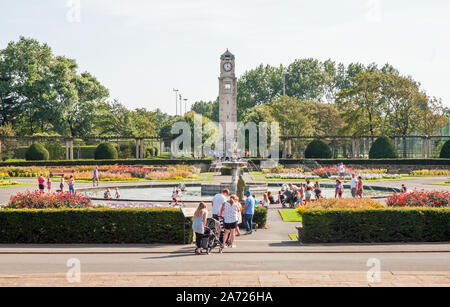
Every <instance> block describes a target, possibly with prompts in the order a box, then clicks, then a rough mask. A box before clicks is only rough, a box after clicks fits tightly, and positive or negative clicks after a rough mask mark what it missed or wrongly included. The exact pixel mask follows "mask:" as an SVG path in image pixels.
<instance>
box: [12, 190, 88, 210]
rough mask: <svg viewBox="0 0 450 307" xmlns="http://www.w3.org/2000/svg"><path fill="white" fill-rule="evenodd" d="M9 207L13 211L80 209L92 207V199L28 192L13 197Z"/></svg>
mask: <svg viewBox="0 0 450 307" xmlns="http://www.w3.org/2000/svg"><path fill="white" fill-rule="evenodd" d="M8 207H9V208H11V209H57V208H73V209H80V208H88V207H91V199H90V198H88V197H85V196H82V195H79V194H75V195H70V194H69V193H62V194H60V193H55V194H43V193H40V192H39V191H35V192H29V191H28V192H26V193H19V194H17V195H16V196H13V197H11V199H10V201H9V204H8Z"/></svg>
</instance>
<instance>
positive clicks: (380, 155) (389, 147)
mask: <svg viewBox="0 0 450 307" xmlns="http://www.w3.org/2000/svg"><path fill="white" fill-rule="evenodd" d="M395 158H397V153H396V151H395V146H394V143H393V142H392V141H391V139H389V138H388V137H385V136H382V137H380V138H378V139H377V140H376V141H375V143H373V145H372V147H371V148H370V153H369V159H395Z"/></svg>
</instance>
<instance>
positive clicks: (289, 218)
mask: <svg viewBox="0 0 450 307" xmlns="http://www.w3.org/2000/svg"><path fill="white" fill-rule="evenodd" d="M298 209H300V208H298ZM278 212H279V213H280V215H281V218H282V219H283V221H284V222H288V223H301V222H302V220H303V219H302V216H301V211H299V210H297V209H279V210H278Z"/></svg>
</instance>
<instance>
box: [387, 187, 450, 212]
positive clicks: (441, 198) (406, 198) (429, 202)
mask: <svg viewBox="0 0 450 307" xmlns="http://www.w3.org/2000/svg"><path fill="white" fill-rule="evenodd" d="M387 204H388V206H390V207H434V208H439V207H450V192H448V191H442V192H439V191H433V192H427V191H417V190H416V191H413V192H411V193H406V194H403V193H401V194H393V195H392V196H391V197H389V198H388V201H387Z"/></svg>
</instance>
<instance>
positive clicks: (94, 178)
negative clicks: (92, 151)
mask: <svg viewBox="0 0 450 307" xmlns="http://www.w3.org/2000/svg"><path fill="white" fill-rule="evenodd" d="M96 182H97V186H98V184H99V182H100V176H99V174H98V166H96V167H95V169H94V176H93V178H92V184H93V186H94V187H95V183H96Z"/></svg>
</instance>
